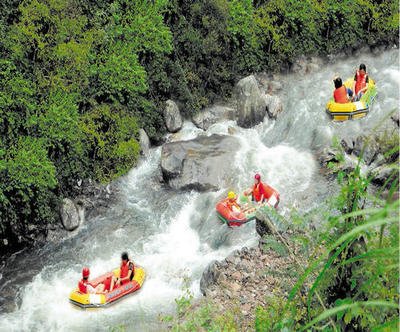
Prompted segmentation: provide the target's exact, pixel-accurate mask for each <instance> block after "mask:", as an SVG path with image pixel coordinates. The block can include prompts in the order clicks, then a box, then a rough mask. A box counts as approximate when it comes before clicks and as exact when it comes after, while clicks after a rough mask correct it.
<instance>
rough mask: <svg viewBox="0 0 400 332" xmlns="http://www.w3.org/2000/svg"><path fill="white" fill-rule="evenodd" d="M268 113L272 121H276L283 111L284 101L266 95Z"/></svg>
mask: <svg viewBox="0 0 400 332" xmlns="http://www.w3.org/2000/svg"><path fill="white" fill-rule="evenodd" d="M264 100H265V104H266V106H267V113H268V116H269V117H270V118H271V119H276V118H277V117H278V114H279V113H281V112H282V111H283V105H282V101H281V99H280V98H279V97H278V96H273V95H269V94H266V95H264Z"/></svg>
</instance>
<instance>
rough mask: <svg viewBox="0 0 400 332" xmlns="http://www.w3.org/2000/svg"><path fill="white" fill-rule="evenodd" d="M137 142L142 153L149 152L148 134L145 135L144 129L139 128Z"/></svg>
mask: <svg viewBox="0 0 400 332" xmlns="http://www.w3.org/2000/svg"><path fill="white" fill-rule="evenodd" d="M139 144H140V150H141V153H142V154H143V155H145V156H147V155H148V154H149V150H150V139H149V136H147V134H146V132H145V131H144V129H140V130H139Z"/></svg>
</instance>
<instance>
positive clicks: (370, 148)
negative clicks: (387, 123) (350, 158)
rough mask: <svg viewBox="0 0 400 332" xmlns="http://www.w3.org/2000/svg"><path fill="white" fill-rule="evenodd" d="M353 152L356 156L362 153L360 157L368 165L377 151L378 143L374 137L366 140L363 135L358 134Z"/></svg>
mask: <svg viewBox="0 0 400 332" xmlns="http://www.w3.org/2000/svg"><path fill="white" fill-rule="evenodd" d="M353 153H354V154H355V155H356V156H358V157H359V156H360V155H361V154H362V159H364V161H365V163H366V164H367V165H370V164H371V163H372V162H373V161H374V160H375V158H376V156H377V155H378V153H379V145H378V143H377V142H376V141H375V139H370V140H368V139H367V138H366V137H365V136H358V137H357V138H356V141H355V144H354V151H353Z"/></svg>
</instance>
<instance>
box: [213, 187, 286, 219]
mask: <svg viewBox="0 0 400 332" xmlns="http://www.w3.org/2000/svg"><path fill="white" fill-rule="evenodd" d="M263 186H264V191H265V193H266V196H267V197H266V205H262V206H258V205H256V204H254V202H249V198H248V197H247V196H244V195H243V196H240V199H239V201H240V202H239V203H240V205H242V206H243V205H247V207H246V208H245V209H243V211H237V212H235V211H232V210H231V209H229V207H228V205H227V204H226V203H227V200H226V199H223V200H221V201H219V202H218V203H217V205H216V206H215V209H216V210H217V215H218V218H219V219H221V220H222V221H223V222H225V223H226V224H228V226H231V227H232V226H241V225H243V224H245V223H247V222H249V221H251V220H253V219H255V218H256V212H257V210H258V209H260V208H263V207H264V206H271V207H274V208H277V207H278V204H279V201H280V197H279V193H278V191H277V190H275V189H274V188H272V187H271V186H269V185H267V184H264V183H263Z"/></svg>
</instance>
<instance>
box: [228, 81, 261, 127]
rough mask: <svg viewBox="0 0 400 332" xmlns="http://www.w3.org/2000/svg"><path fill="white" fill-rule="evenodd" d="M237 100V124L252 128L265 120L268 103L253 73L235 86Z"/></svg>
mask: <svg viewBox="0 0 400 332" xmlns="http://www.w3.org/2000/svg"><path fill="white" fill-rule="evenodd" d="M235 97H236V101H237V109H238V113H237V116H238V118H237V124H238V125H239V126H241V127H243V128H250V127H252V126H254V125H256V124H258V123H260V122H262V121H263V119H264V116H265V114H266V104H265V99H264V96H263V93H262V92H261V90H260V89H259V87H258V83H257V81H256V78H255V77H254V76H253V75H251V76H248V77H245V78H243V79H241V80H240V81H239V82H238V83H237V85H236V87H235Z"/></svg>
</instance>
